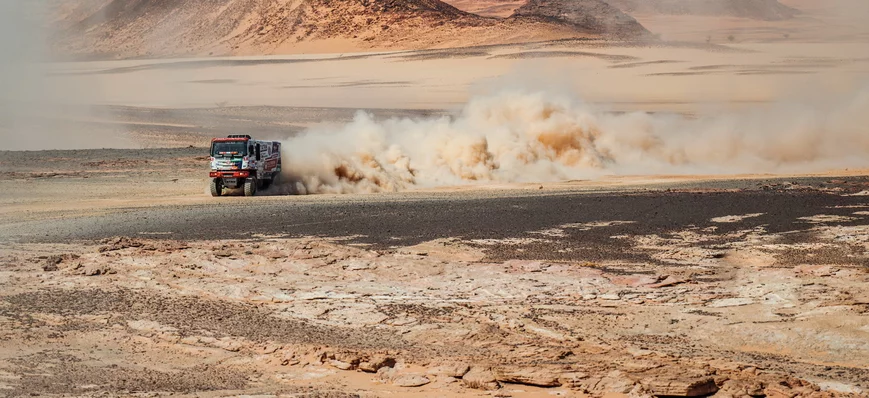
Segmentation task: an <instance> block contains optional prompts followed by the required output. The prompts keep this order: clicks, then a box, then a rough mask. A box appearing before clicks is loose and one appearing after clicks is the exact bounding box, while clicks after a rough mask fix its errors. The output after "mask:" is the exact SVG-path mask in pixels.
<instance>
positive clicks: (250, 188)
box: [244, 177, 257, 196]
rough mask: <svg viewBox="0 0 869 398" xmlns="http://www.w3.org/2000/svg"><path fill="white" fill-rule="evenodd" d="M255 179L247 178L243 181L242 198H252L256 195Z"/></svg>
mask: <svg viewBox="0 0 869 398" xmlns="http://www.w3.org/2000/svg"><path fill="white" fill-rule="evenodd" d="M256 185H257V180H256V178H253V177H251V178H248V179H245V180H244V196H253V195H255V194H256Z"/></svg>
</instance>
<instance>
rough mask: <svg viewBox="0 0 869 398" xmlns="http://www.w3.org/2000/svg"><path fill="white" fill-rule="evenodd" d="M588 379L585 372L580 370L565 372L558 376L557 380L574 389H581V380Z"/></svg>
mask: <svg viewBox="0 0 869 398" xmlns="http://www.w3.org/2000/svg"><path fill="white" fill-rule="evenodd" d="M587 379H588V374H587V373H582V372H566V373H562V374H561V375H560V376H558V382H559V383H561V385H562V386H565V387H568V388H572V389H574V390H580V389H582V382H583V381H585V380H587Z"/></svg>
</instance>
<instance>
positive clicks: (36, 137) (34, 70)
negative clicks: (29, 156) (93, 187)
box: [0, 0, 137, 150]
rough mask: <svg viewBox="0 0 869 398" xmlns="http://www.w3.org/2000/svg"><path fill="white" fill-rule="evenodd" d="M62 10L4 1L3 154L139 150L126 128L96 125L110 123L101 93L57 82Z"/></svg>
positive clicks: (0, 72)
mask: <svg viewBox="0 0 869 398" xmlns="http://www.w3.org/2000/svg"><path fill="white" fill-rule="evenodd" d="M57 6H59V4H55V3H54V2H52V1H28V0H9V1H0V141H2V142H3V144H2V146H0V150H39V149H84V148H109V147H112V148H130V147H136V146H137V145H135V143H133V142H132V141H131V140H130V139H129V137H127V135H126V133H127V131H126V130H124V129H123V128H121V127H113V128H108V129H107V128H105V127H102V128H95V127H96V126H94V125H93V124H92V123H90V122H91V121H92V120H95V119H101V120H105V119H107V118H109V117H110V115H109V114H108V113H107V112H105V111H104V110H102V109H101V108H99V107H95V106H93V105H92V104H96V103H99V102H100V96H99V93H100V88H99V87H94V86H84V85H83V83H82V82H80V81H77V80H75V79H56V78H54V77H53V75H52V62H54V61H56V59H55V58H54V54H52V52H51V49H50V46H49V45H48V43H49V42H50V40H51V39H52V35H53V34H54V32H53V31H52V29H51V28H52V27H53V26H55V24H54V23H53V21H52V20H51V15H52V13H53V12H54V11H55V9H54V8H52V7H57ZM55 27H56V26H55Z"/></svg>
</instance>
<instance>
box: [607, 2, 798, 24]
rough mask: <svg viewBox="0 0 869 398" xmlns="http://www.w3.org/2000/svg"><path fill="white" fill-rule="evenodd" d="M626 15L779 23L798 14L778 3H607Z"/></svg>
mask: <svg viewBox="0 0 869 398" xmlns="http://www.w3.org/2000/svg"><path fill="white" fill-rule="evenodd" d="M606 1H607V2H609V3H610V4H612V5H613V6H615V7H617V8H619V9H620V10H622V11H624V12H627V13H629V14H634V13H643V14H665V15H705V16H728V17H742V18H751V19H759V20H764V21H778V20H784V19H790V18H793V17H794V16H796V15H798V14H799V10H797V9H795V8H792V7H788V6H786V5H784V4H782V3H780V2H779V1H778V0H606Z"/></svg>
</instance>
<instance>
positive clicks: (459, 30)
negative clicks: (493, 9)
mask: <svg viewBox="0 0 869 398" xmlns="http://www.w3.org/2000/svg"><path fill="white" fill-rule="evenodd" d="M51 1H54V2H56V3H58V4H59V6H58V7H56V8H55V12H54V14H53V17H52V21H53V22H52V25H53V26H55V27H57V28H58V31H57V32H56V34H55V37H54V39H53V45H54V47H55V49H56V50H57V51H58V52H59V53H61V54H68V55H71V56H78V57H83V56H84V57H93V58H131V57H161V56H182V55H262V54H284V53H300V52H347V51H358V50H373V49H383V50H395V49H419V48H437V47H441V48H442V47H456V46H467V45H479V44H500V43H511V42H525V41H540V40H552V39H562V38H576V37H601V36H613V35H610V34H609V33H611V32H609V31H608V29H610V28H615V29H617V30H618V32H617V33H618V34H617V35H615V36H619V37H623V36H625V34H629V33H631V32H641V31H644V29H642V27H639V28H637V27H638V26H639V25H638V24H636V21H633V20H632V19H630V17H627V16H624V15H623V14H622V13H621V12H620V11H618V10H615V9H613V8H612V7H609V8H605V7H600V6H599V4H598V3H600V1H599V0H580V1H579V2H578V3H579V4H584V3H594V4H596V5H597V6H596V7H590V8H589V7H586V8H582V6H580V8H582V10H581V12H583V13H587V14H588V13H590V14H594V13H596V12H602V13H603V14H601V15H584V16H583V17H582V18H580V17H578V16H577V15H573V14H570V12H567V13H565V12H563V10H562V9H566V7H565V6H564V5H563V4H561V3H559V2H558V1H533V3H534V6H526V7H528V8H527V9H526V10H524V11H523V12H521V13H517V14H516V15H515V16H514V17H512V18H506V19H504V18H492V17H484V16H480V15H476V14H472V13H469V12H465V11H461V10H459V9H458V8H456V7H453V6H451V5H449V4H447V3H444V2H442V1H440V0H185V1H172V0H51ZM551 7H556V8H558V10H557V11H556V10H549V8H551ZM559 7H560V8H559ZM568 8H569V7H568ZM574 8H575V7H574ZM547 10H549V11H547ZM615 13H618V14H620V15H619V16H618V18H616V19H613V16H614V15H615ZM574 14H575V13H574ZM611 21H616V23H610V22H611ZM618 21H624V23H626V24H635V25H634V26H633V28H632V29H624V28H623V24H622V22H618Z"/></svg>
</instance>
